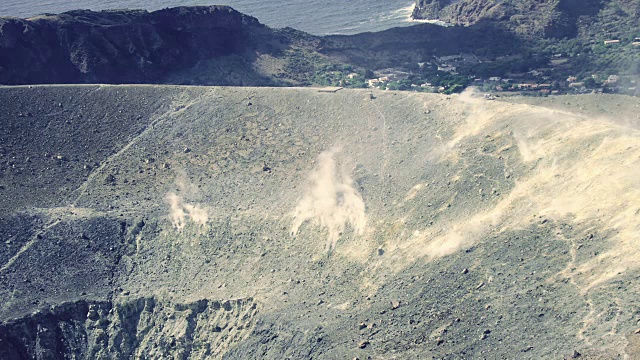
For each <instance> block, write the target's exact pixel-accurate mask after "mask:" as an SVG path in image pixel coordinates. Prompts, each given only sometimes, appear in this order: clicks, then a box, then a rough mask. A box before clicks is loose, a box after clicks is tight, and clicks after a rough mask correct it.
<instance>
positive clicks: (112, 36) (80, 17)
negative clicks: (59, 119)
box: [0, 6, 318, 86]
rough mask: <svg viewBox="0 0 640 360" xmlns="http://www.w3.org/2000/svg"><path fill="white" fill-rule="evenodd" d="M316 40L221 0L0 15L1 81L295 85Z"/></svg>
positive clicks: (302, 77) (303, 76)
mask: <svg viewBox="0 0 640 360" xmlns="http://www.w3.org/2000/svg"><path fill="white" fill-rule="evenodd" d="M317 41H318V40H317V39H315V38H314V37H312V36H310V35H308V34H305V33H302V32H298V31H295V30H293V29H283V30H273V29H270V28H268V27H267V26H264V25H262V24H260V23H259V22H258V20H257V19H255V18H253V17H250V16H247V15H244V14H241V13H239V12H237V11H235V10H233V9H231V8H230V7H226V6H208V7H204V6H200V7H198V6H195V7H176V8H168V9H163V10H158V11H153V12H148V11H145V10H113V11H100V12H94V11H89V10H76V11H70V12H66V13H62V14H58V15H55V14H45V15H42V16H37V17H34V18H30V19H17V18H6V17H4V18H2V17H0V84H8V85H15V84H49V83H53V84H56V83H57V84H68V83H72V84H78V83H110V84H114V83H115V84H118V83H125V84H127V83H129V84H130V83H171V84H198V85H237V86H248V85H253V86H257V85H260V86H264V85H298V84H301V83H305V82H307V81H308V79H307V78H308V77H309V75H308V74H306V72H309V71H310V69H309V68H304V66H301V65H300V64H298V63H299V62H303V63H305V61H306V58H305V57H304V56H300V54H301V53H304V52H305V51H311V52H313V48H314V46H315V45H314V44H315V43H317ZM302 65H304V64H302Z"/></svg>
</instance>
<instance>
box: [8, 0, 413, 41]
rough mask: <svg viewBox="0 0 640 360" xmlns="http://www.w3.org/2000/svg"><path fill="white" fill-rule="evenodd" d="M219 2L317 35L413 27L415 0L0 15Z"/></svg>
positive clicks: (21, 5)
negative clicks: (222, 5) (412, 12)
mask: <svg viewBox="0 0 640 360" xmlns="http://www.w3.org/2000/svg"><path fill="white" fill-rule="evenodd" d="M220 3H223V4H225V5H230V6H231V7H233V8H234V9H236V10H238V11H240V12H242V13H245V14H248V15H251V16H254V17H256V18H258V20H260V22H261V23H263V24H266V25H269V26H271V27H276V28H280V27H286V26H289V27H292V28H295V29H298V30H303V31H306V32H309V33H312V34H316V35H327V34H355V33H360V32H365V31H379V30H385V29H389V28H392V27H396V26H408V25H413V24H414V22H412V21H411V19H410V15H411V11H412V9H413V4H414V1H413V0H384V1H371V0H348V1H347V0H322V1H302V0H222V1H217V2H210V1H202V0H151V1H143V0H76V1H64V0H0V16H17V17H22V18H28V17H30V16H34V15H39V14H43V13H60V12H64V11H68V10H74V9H91V10H105V9H147V10H150V11H151V10H158V9H162V8H166V7H173V6H192V5H213V4H220Z"/></svg>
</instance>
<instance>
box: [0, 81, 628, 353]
mask: <svg viewBox="0 0 640 360" xmlns="http://www.w3.org/2000/svg"><path fill="white" fill-rule="evenodd" d="M0 100H1V101H2V103H3V104H6V106H5V107H3V110H2V115H1V116H2V123H3V124H6V126H3V128H2V132H1V133H0V137H1V140H2V148H1V149H0V154H1V160H2V161H0V166H1V167H0V209H2V213H1V217H2V220H1V221H0V233H1V234H2V240H3V242H2V244H1V245H2V248H1V251H0V261H1V263H0V299H2V301H1V302H0V320H1V321H2V322H1V323H0V349H1V350H0V351H1V353H0V357H2V358H8V359H13V358H16V359H19V358H49V359H56V358H60V359H62V358H72V357H75V358H92V359H95V358H104V359H111V358H120V359H126V358H132V357H133V358H158V359H159V358H170V357H173V358H181V359H203V358H226V359H236V358H242V359H245V358H277V359H281V358H291V359H294V358H345V357H350V358H355V357H358V358H360V359H363V358H368V357H371V358H374V359H376V358H379V359H383V358H384V359H388V358H399V359H404V358H427V357H435V358H549V357H563V356H566V357H570V356H572V355H573V354H574V351H577V352H578V353H580V354H581V356H582V357H584V358H603V359H604V358H625V357H628V358H634V356H636V357H637V356H638V348H639V346H640V334H638V331H637V330H638V328H639V327H640V324H639V321H640V308H639V307H638V304H637V301H636V298H637V294H638V290H639V287H640V282H639V281H638V277H637V270H638V261H637V260H638V257H639V254H640V245H639V244H640V243H639V242H638V240H639V239H638V235H637V234H638V233H640V232H639V231H638V230H640V229H638V223H639V222H638V216H640V215H639V213H640V208H639V206H640V204H639V203H638V199H639V198H640V196H639V193H638V191H639V190H638V189H639V187H638V179H640V177H639V176H638V175H640V174H638V171H639V170H638V169H639V167H638V166H637V165H638V161H639V160H638V159H640V141H639V139H640V138H639V133H638V119H637V115H636V114H635V110H636V107H637V106H638V103H637V99H634V98H627V97H616V96H606V95H604V96H578V97H558V98H553V99H543V100H538V99H536V100H531V99H524V98H514V99H512V100H509V101H500V102H491V101H483V100H479V99H475V98H473V97H471V96H469V95H468V94H464V95H462V96H453V97H445V96H440V95H432V94H417V93H392V92H380V93H378V92H376V93H374V95H373V96H370V94H369V92H367V91H357V90H350V91H346V90H342V91H339V92H337V93H325V92H319V91H318V90H317V89H312V88H307V89H294V88H279V89H273V88H224V87H197V88H196V87H171V86H35V87H12V88H1V89H0ZM61 129H64V131H61Z"/></svg>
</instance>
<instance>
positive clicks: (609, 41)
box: [604, 40, 620, 45]
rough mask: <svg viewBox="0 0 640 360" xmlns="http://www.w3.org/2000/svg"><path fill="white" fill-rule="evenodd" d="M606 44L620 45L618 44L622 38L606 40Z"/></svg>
mask: <svg viewBox="0 0 640 360" xmlns="http://www.w3.org/2000/svg"><path fill="white" fill-rule="evenodd" d="M604 44H605V45H618V44H620V40H605V41H604Z"/></svg>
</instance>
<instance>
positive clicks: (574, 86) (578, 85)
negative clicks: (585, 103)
mask: <svg viewBox="0 0 640 360" xmlns="http://www.w3.org/2000/svg"><path fill="white" fill-rule="evenodd" d="M569 87H570V88H581V87H584V83H583V82H574V83H571V84H569Z"/></svg>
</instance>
